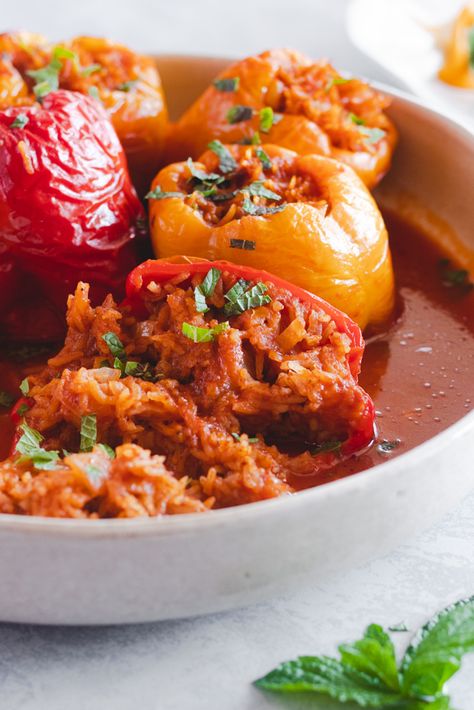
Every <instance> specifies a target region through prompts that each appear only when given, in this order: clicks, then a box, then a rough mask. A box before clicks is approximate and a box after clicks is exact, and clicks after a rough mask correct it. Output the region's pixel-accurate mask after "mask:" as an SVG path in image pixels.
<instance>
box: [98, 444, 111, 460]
mask: <svg viewBox="0 0 474 710" xmlns="http://www.w3.org/2000/svg"><path fill="white" fill-rule="evenodd" d="M97 448H98V449H100V450H101V451H102V452H103V453H104V454H107V456H108V457H109V458H110V459H114V458H115V451H114V450H113V448H112V447H111V446H109V445H108V444H97Z"/></svg>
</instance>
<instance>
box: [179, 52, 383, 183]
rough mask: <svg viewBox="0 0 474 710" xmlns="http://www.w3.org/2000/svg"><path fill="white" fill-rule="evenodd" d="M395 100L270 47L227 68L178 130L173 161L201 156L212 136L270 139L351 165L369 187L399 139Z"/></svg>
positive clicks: (240, 140)
mask: <svg viewBox="0 0 474 710" xmlns="http://www.w3.org/2000/svg"><path fill="white" fill-rule="evenodd" d="M389 104H390V100H389V99H388V98H387V97H386V96H384V95H383V94H381V93H380V92H378V91H376V90H375V89H373V88H372V87H370V86H369V85H368V84H366V83H365V82H363V81H360V80H359V79H355V78H352V77H344V76H341V75H340V74H339V73H338V72H337V71H336V70H335V69H334V68H333V67H332V66H331V65H330V64H328V63H327V62H326V61H313V60H312V59H309V58H308V57H306V56H305V55H303V54H300V53H299V52H295V51H291V50H283V49H280V50H271V51H268V52H264V53H263V54H260V55H258V56H254V57H248V58H247V59H244V60H242V61H240V62H237V63H236V64H234V65H232V66H231V67H229V68H228V69H226V70H225V71H224V72H222V74H220V75H219V76H218V77H217V79H216V80H215V81H214V82H213V83H212V85H211V86H209V88H207V89H206V91H205V92H204V93H203V94H202V95H201V96H200V97H199V98H198V99H197V100H196V101H195V103H194V104H193V105H192V106H191V107H190V108H189V109H188V110H187V111H186V112H185V113H184V114H183V116H182V117H181V119H180V120H179V121H178V123H177V124H176V125H175V126H174V127H173V129H172V131H171V136H170V140H169V148H168V159H169V160H168V162H171V160H183V159H185V158H187V157H188V156H191V157H192V158H194V159H196V158H197V157H198V156H199V155H200V154H201V153H202V152H203V151H204V150H205V148H206V145H207V144H208V143H209V141H211V140H212V139H213V138H218V139H220V140H221V141H222V142H223V143H245V142H252V141H254V140H258V139H259V138H260V139H262V138H263V139H264V140H265V142H266V143H275V144H276V145H281V146H283V147H285V148H290V149H291V150H295V151H296V152H297V153H301V154H307V153H319V154H321V155H327V156H330V157H332V158H336V159H337V160H340V161H342V162H343V163H345V164H346V165H350V166H351V167H352V168H354V170H355V171H356V172H357V173H358V174H359V176H360V177H361V178H362V180H363V181H364V182H365V184H366V185H368V186H369V187H373V186H374V185H376V184H377V182H379V180H380V179H381V178H382V177H383V175H384V174H385V173H386V172H387V170H388V168H389V166H390V161H391V157H392V153H393V149H394V146H395V142H396V131H395V127H394V125H393V123H392V122H391V121H390V119H389V118H388V117H387V115H386V114H385V109H386V108H387V107H388V105H389Z"/></svg>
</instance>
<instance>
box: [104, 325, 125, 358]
mask: <svg viewBox="0 0 474 710" xmlns="http://www.w3.org/2000/svg"><path fill="white" fill-rule="evenodd" d="M102 340H105V342H106V343H107V346H108V348H109V350H110V353H111V355H113V356H114V357H118V358H120V360H125V358H126V357H127V355H126V352H125V348H124V347H123V343H122V341H121V340H120V338H119V337H118V335H116V334H115V333H112V332H111V331H109V332H108V333H105V334H104V335H103V336H102Z"/></svg>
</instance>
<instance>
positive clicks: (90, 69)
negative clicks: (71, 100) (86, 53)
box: [80, 64, 102, 76]
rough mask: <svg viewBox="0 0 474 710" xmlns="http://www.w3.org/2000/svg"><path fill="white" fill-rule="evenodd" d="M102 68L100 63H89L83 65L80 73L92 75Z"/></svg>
mask: <svg viewBox="0 0 474 710" xmlns="http://www.w3.org/2000/svg"><path fill="white" fill-rule="evenodd" d="M101 69H102V66H101V65H100V64H89V66H87V67H82V69H81V71H80V74H81V76H90V75H91V74H96V73H97V72H99V71H100V70H101Z"/></svg>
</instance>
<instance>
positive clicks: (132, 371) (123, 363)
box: [101, 332, 160, 382]
mask: <svg viewBox="0 0 474 710" xmlns="http://www.w3.org/2000/svg"><path fill="white" fill-rule="evenodd" d="M102 340H105V342H106V343H107V345H108V347H109V350H110V353H111V355H113V356H114V362H113V367H114V368H115V369H116V370H120V377H121V378H122V377H128V376H132V377H138V378H139V379H141V380H145V381H146V382H156V381H157V380H158V379H159V378H160V375H157V374H156V373H155V372H153V369H152V366H151V365H150V363H148V362H147V363H141V362H136V361H135V360H127V353H126V352H125V348H124V346H123V343H122V341H121V340H120V338H119V337H118V336H117V335H116V334H115V333H112V332H109V333H105V335H103V336H102ZM101 367H109V363H108V361H107V360H103V361H102V363H101Z"/></svg>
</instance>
